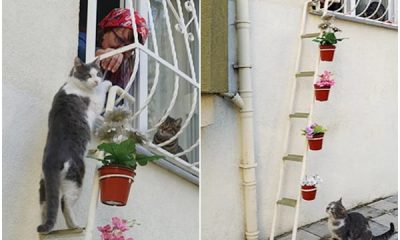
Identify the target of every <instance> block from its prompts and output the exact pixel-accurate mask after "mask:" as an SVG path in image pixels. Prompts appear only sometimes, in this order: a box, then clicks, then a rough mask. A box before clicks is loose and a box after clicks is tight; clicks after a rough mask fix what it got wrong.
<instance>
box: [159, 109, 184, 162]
mask: <svg viewBox="0 0 400 240" xmlns="http://www.w3.org/2000/svg"><path fill="white" fill-rule="evenodd" d="M181 124H182V118H178V119H174V118H172V117H170V116H168V117H167V119H165V121H164V122H163V123H162V124H161V125H160V126H159V127H158V129H157V132H156V134H154V138H153V143H154V144H160V143H162V142H165V141H167V140H169V139H170V138H172V137H173V136H175V135H176V133H177V132H178V131H179V130H180V129H181ZM162 148H163V149H165V150H166V151H168V152H170V153H172V154H177V153H180V152H182V151H183V149H182V148H181V146H179V143H178V139H175V140H174V141H172V142H171V143H169V144H167V145H165V146H163V147H162ZM180 158H181V159H183V160H185V161H186V162H187V161H188V159H187V157H186V155H182V156H180Z"/></svg>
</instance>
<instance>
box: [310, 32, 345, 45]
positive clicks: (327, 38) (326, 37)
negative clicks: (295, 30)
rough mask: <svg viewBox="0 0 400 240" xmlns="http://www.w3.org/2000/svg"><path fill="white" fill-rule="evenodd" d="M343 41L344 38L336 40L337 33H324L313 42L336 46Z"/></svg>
mask: <svg viewBox="0 0 400 240" xmlns="http://www.w3.org/2000/svg"><path fill="white" fill-rule="evenodd" d="M343 39H344V38H336V36H335V33H333V32H324V33H323V34H322V36H321V37H316V38H315V39H313V42H317V43H319V44H320V45H334V44H336V43H337V42H339V41H342V40H343Z"/></svg>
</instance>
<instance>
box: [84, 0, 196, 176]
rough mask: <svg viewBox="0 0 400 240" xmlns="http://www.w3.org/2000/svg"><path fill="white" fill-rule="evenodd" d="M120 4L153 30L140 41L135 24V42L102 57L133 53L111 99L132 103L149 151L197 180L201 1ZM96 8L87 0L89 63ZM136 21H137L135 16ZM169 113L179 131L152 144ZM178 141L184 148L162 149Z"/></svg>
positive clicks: (155, 0) (134, 0)
mask: <svg viewBox="0 0 400 240" xmlns="http://www.w3.org/2000/svg"><path fill="white" fill-rule="evenodd" d="M120 5H121V7H122V6H125V8H127V9H130V11H131V13H133V12H134V11H138V12H139V13H140V14H141V16H143V17H144V18H145V19H146V22H147V24H148V27H149V30H150V32H149V37H148V40H147V41H146V43H145V44H144V45H142V44H140V43H139V41H138V34H137V31H136V25H135V24H133V33H134V34H133V35H134V39H135V41H134V43H132V44H130V45H127V46H124V47H121V48H118V49H115V50H113V51H110V52H108V53H106V54H103V55H101V56H100V59H105V58H107V57H110V56H113V55H115V54H118V53H122V52H127V51H132V56H133V58H134V61H133V73H132V76H131V78H130V81H129V83H128V84H127V85H126V87H125V89H121V88H119V87H117V86H113V87H112V88H111V89H110V92H109V100H108V101H109V102H110V101H112V103H111V104H112V105H113V106H114V105H116V104H118V103H119V102H120V101H121V100H122V99H123V100H124V102H128V105H129V106H130V107H131V110H132V112H133V116H132V118H131V120H132V123H133V125H134V126H135V128H136V129H137V131H138V132H140V133H141V134H142V135H144V136H146V141H145V142H144V147H145V148H146V150H148V151H150V152H152V153H153V154H158V155H162V156H163V158H164V160H163V161H167V162H168V163H167V164H168V165H169V166H173V167H175V168H179V170H178V171H175V172H176V173H179V172H182V171H184V172H185V174H186V176H187V175H191V177H190V178H189V180H190V181H192V182H194V183H198V177H199V156H198V155H199V154H198V152H199V150H198V146H199V132H198V131H199V127H198V126H199V121H198V111H199V109H198V102H199V94H198V91H199V86H200V85H199V81H198V72H199V71H198V60H197V59H198V56H199V52H198V51H199V39H200V33H199V22H198V12H197V10H196V9H197V7H198V1H195V0H175V1H173V0H145V1H144V0H140V1H137V0H127V1H123V0H121V1H120ZM96 8H97V2H96V0H89V1H88V20H87V21H88V23H87V48H86V61H87V62H90V61H92V60H93V59H94V58H95V39H96V36H95V35H96ZM131 16H134V15H133V14H131ZM132 22H135V20H134V18H133V19H132ZM159 37H161V38H162V39H159ZM113 96H116V97H113ZM114 99H115V101H114ZM108 105H109V103H108ZM182 106H184V107H182ZM177 114H178V116H177ZM169 115H174V117H181V118H182V119H183V121H182V127H181V129H180V130H179V131H178V133H176V135H175V136H173V137H172V138H171V139H169V140H167V141H165V142H163V143H160V144H154V143H152V139H153V135H154V134H155V132H156V131H157V128H158V127H159V126H160V125H161V123H162V122H164V120H165V119H166V118H167V117H168V116H169ZM176 139H178V140H179V145H180V146H181V147H182V148H183V152H179V153H177V154H172V153H170V152H168V151H166V150H164V149H163V148H162V147H163V146H166V145H168V144H169V143H171V142H173V141H175V140H176ZM184 154H185V155H186V156H187V157H188V162H186V161H184V160H182V159H181V158H180V157H181V156H182V155H184ZM156 162H158V161H156ZM161 165H163V166H165V164H161ZM185 174H184V175H185Z"/></svg>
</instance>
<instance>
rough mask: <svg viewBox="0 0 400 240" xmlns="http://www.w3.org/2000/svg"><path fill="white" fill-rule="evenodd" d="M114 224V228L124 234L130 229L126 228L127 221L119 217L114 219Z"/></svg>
mask: <svg viewBox="0 0 400 240" xmlns="http://www.w3.org/2000/svg"><path fill="white" fill-rule="evenodd" d="M112 224H113V225H114V228H116V229H119V230H121V231H122V232H125V231H126V230H128V227H127V226H126V220H121V219H119V218H117V217H113V218H112Z"/></svg>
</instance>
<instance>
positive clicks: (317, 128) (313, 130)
mask: <svg viewBox="0 0 400 240" xmlns="http://www.w3.org/2000/svg"><path fill="white" fill-rule="evenodd" d="M326 131H327V129H326V128H324V127H322V126H321V125H318V124H316V123H313V124H311V126H309V127H306V128H305V129H304V130H303V135H306V138H307V140H308V146H309V148H310V150H313V151H316V150H320V149H322V142H323V140H324V134H325V132H326Z"/></svg>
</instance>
